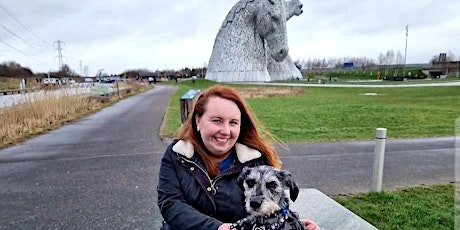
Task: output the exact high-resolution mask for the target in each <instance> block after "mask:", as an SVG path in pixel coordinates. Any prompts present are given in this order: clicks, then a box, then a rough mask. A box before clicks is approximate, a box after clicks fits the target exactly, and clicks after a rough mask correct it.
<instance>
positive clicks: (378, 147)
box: [371, 128, 387, 192]
mask: <svg viewBox="0 0 460 230" xmlns="http://www.w3.org/2000/svg"><path fill="white" fill-rule="evenodd" d="M386 138H387V129H385V128H377V129H376V130H375V149H374V168H373V171H372V188H371V191H372V192H381V191H382V177H383V159H384V156H385V141H386Z"/></svg>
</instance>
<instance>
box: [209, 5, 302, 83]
mask: <svg viewBox="0 0 460 230" xmlns="http://www.w3.org/2000/svg"><path fill="white" fill-rule="evenodd" d="M299 5H300V7H299ZM301 8H302V4H301V3H300V2H299V0H291V1H288V2H286V1H285V0H240V1H238V2H237V3H236V4H235V5H234V6H233V7H232V9H231V10H230V11H229V13H228V14H227V17H226V18H225V20H224V22H223V23H222V26H221V28H220V30H219V32H218V33H217V36H216V39H215V42H214V47H213V51H212V54H211V58H210V60H209V64H208V69H207V73H206V79H209V80H213V81H217V82H234V81H249V82H250V81H271V80H278V79H279V78H292V77H295V76H293V74H291V73H288V74H286V73H287V70H289V71H290V72H293V71H292V70H293V68H292V67H294V69H295V70H297V72H298V74H300V72H299V71H298V69H297V68H296V67H295V65H294V63H293V62H292V59H291V58H290V57H289V56H288V51H289V48H288V43H287V35H286V21H287V20H288V19H289V18H291V17H292V16H294V15H300V14H301V13H302V10H301ZM286 57H288V58H287V59H286ZM271 74H272V75H273V77H271ZM273 78H276V79H273Z"/></svg>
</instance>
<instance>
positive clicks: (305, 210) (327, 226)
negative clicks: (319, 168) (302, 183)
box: [290, 188, 377, 230]
mask: <svg viewBox="0 0 460 230" xmlns="http://www.w3.org/2000/svg"><path fill="white" fill-rule="evenodd" d="M290 209H291V210H292V211H294V212H297V213H299V216H300V218H301V219H310V220H312V221H314V222H315V223H316V224H318V225H319V227H320V228H321V230H334V229H340V230H367V229H369V230H371V229H377V228H376V227H374V226H372V225H371V224H370V223H368V222H367V221H365V220H364V219H362V218H361V217H359V216H357V215H356V214H354V213H353V212H351V211H350V210H348V209H346V208H345V207H343V206H342V205H341V204H339V203H338V202H336V201H335V200H333V199H331V198H330V197H328V196H327V195H326V194H324V193H322V192H320V191H319V190H317V189H314V188H307V189H301V190H300V193H299V197H298V198H297V200H296V201H295V202H291V207H290Z"/></svg>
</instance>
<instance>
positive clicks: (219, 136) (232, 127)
mask: <svg viewBox="0 0 460 230" xmlns="http://www.w3.org/2000/svg"><path fill="white" fill-rule="evenodd" d="M195 119H196V124H197V128H198V129H199V130H200V135H201V139H202V140H203V143H204V145H205V146H206V148H207V149H208V150H209V152H210V153H211V154H212V155H213V156H214V157H216V158H217V159H218V160H220V159H223V158H225V157H226V156H227V155H228V154H227V153H228V152H229V151H230V149H231V148H232V147H233V146H234V145H235V143H236V140H237V139H238V136H239V135H240V126H241V112H240V109H239V108H238V106H237V105H236V103H235V102H233V101H231V100H228V99H224V98H221V97H210V98H209V99H208V103H207V104H206V106H205V108H204V113H203V115H202V116H201V117H198V116H197V117H195Z"/></svg>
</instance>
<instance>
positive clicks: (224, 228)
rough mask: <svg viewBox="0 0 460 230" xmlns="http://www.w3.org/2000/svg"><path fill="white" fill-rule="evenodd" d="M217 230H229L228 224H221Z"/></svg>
mask: <svg viewBox="0 0 460 230" xmlns="http://www.w3.org/2000/svg"><path fill="white" fill-rule="evenodd" d="M217 230H230V224H227V223H223V224H221V225H220V226H219V228H218V229H217Z"/></svg>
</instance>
